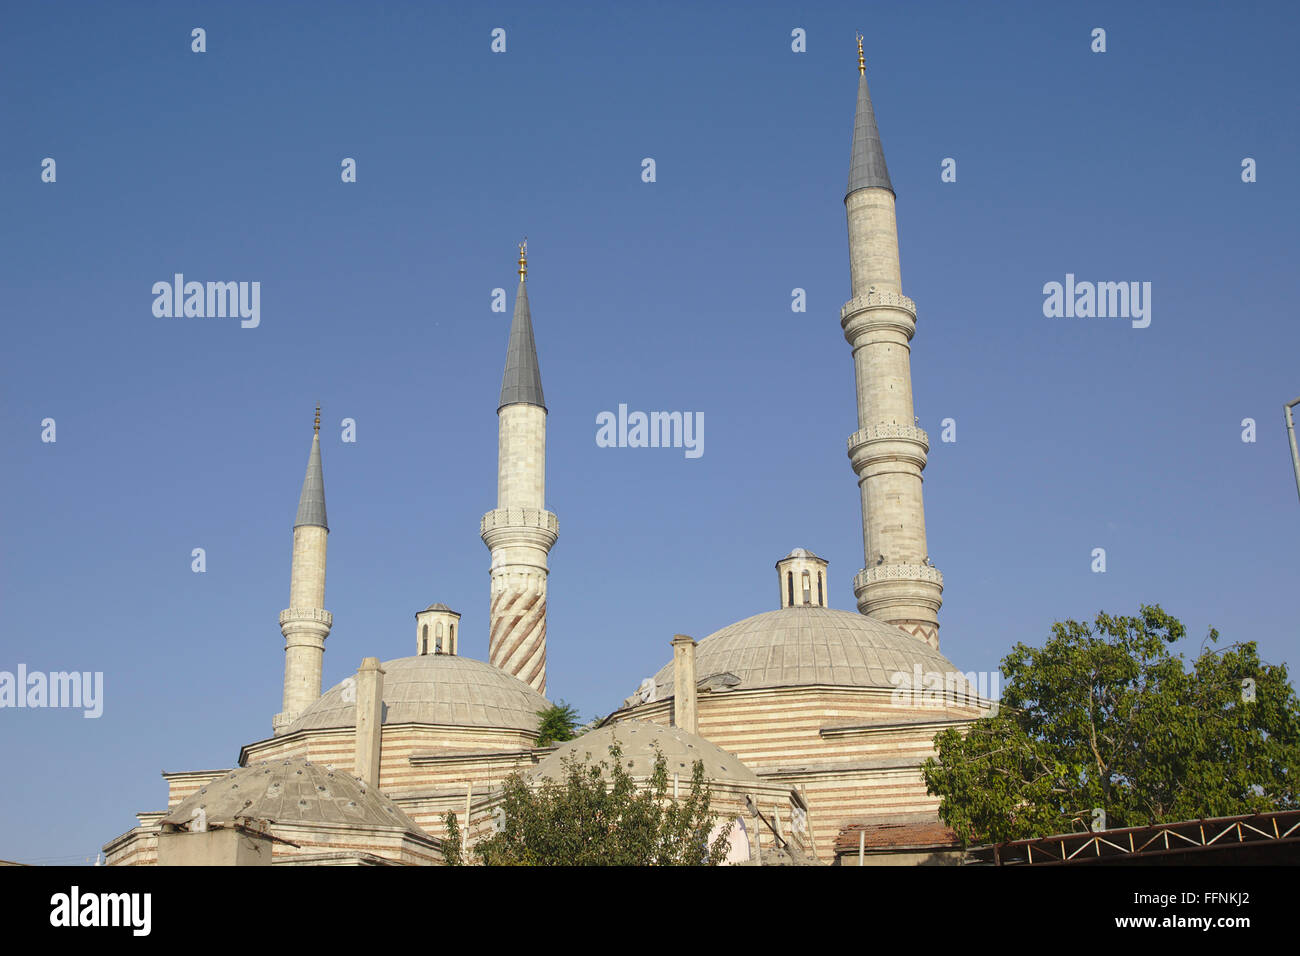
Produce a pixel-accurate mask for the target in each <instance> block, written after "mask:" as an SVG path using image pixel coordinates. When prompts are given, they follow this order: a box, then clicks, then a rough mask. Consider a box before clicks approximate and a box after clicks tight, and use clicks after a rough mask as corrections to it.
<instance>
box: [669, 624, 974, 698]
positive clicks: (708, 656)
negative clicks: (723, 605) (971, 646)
mask: <svg viewBox="0 0 1300 956" xmlns="http://www.w3.org/2000/svg"><path fill="white" fill-rule="evenodd" d="M917 666H919V667H920V668H921V672H922V674H923V675H925V674H931V673H936V674H949V673H952V674H959V673H960V672H959V671H957V668H956V666H955V665H953V663H952V662H951V661H949V660H948V658H946V657H944V656H943V655H942V654H940V653H939V652H938V651H936V650H935V649H934V648H932V647H931V646H930V645H929V644H927V643H925V641H923V640H921V639H920V638H916V637H913V636H912V635H910V634H908V633H906V632H905V631H903V630H901V629H900V628H897V627H895V626H894V625H892V624H886V623H884V622H883V621H877V620H875V619H874V618H870V617H866V616H865V615H863V614H858V613H855V612H852V611H837V610H834V609H832V608H827V607H787V608H781V609H780V610H778V611H768V612H766V613H765V614H756V615H754V616H753V617H749V618H746V619H745V620H743V621H737V622H736V623H735V624H731V625H729V626H727V627H724V628H723V629H722V630H720V631H716V632H714V633H713V634H710V635H709V636H708V637H706V638H704V640H702V641H700V643H699V646H698V647H697V649H696V651H695V672H696V674H697V675H698V677H699V679H700V680H701V681H704V680H707V679H708V678H709V677H711V676H713V675H715V674H734V675H735V676H736V677H738V678H740V682H739V683H738V684H736V685H734V689H736V690H749V689H752V688H755V687H797V686H800V685H805V684H832V685H838V686H847V687H884V688H890V689H893V688H895V687H898V686H899V681H898V680H897V678H896V677H895V675H898V674H903V675H906V676H907V678H908V679H909V680H911V679H913V677H914V668H915V667H917ZM654 680H655V699H656V700H661V699H663V698H665V697H671V696H673V693H674V688H673V664H672V662H671V661H669V662H668V663H667V664H665V665H664V667H663V668H661V669H660V671H659V673H657V674H656V675H655V678H654ZM955 680H956V681H957V683H958V686H961V687H965V686H966V682H965V680H964V678H960V677H957V678H955ZM972 691H973V689H972Z"/></svg>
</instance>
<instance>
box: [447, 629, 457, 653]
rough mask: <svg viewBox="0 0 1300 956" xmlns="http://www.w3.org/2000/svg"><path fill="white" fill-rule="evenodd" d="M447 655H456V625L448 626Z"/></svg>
mask: <svg viewBox="0 0 1300 956" xmlns="http://www.w3.org/2000/svg"><path fill="white" fill-rule="evenodd" d="M447 653H448V654H455V653H456V625H455V624H448V625H447Z"/></svg>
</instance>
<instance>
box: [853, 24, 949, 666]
mask: <svg viewBox="0 0 1300 956" xmlns="http://www.w3.org/2000/svg"><path fill="white" fill-rule="evenodd" d="M844 204H845V206H846V207H847V209H848V219H849V265H850V268H851V270H852V275H853V298H851V299H850V300H849V301H848V302H846V303H845V304H844V308H842V309H841V310H840V325H841V327H842V328H843V329H844V337H845V338H846V339H848V342H849V344H850V345H851V346H853V367H854V372H855V373H856V377H857V388H858V430H857V431H856V432H854V433H853V434H852V435H850V436H849V459H850V460H851V461H852V462H853V471H854V472H855V473H856V474H857V476H858V487H859V488H860V489H861V492H862V542H863V550H864V552H865V554H866V568H865V569H864V570H862V571H861V572H859V573H858V575H857V577H855V578H854V580H853V593H854V594H855V595H856V596H857V599H858V610H859V611H861V612H862V613H863V614H866V615H868V616H870V617H874V618H876V619H878V620H881V621H887V622H889V623H890V624H896V625H898V626H899V627H901V628H902V629H903V630H905V631H907V632H908V633H909V634H912V635H914V636H915V637H918V638H920V639H921V640H924V641H925V642H926V643H928V644H930V645H931V646H932V647H935V648H938V646H939V620H938V615H939V606H940V605H941V604H942V603H943V601H942V598H941V594H942V593H943V575H942V574H940V573H939V571H938V569H937V568H935V567H934V565H933V564H931V563H930V557H929V551H928V550H927V548H926V544H925V509H924V506H923V505H922V503H921V471H922V470H923V469H924V468H925V459H926V453H927V452H928V451H929V449H930V440H929V438H928V437H927V436H926V434H925V432H924V431H922V430H921V429H920V428H917V427H916V418H915V417H914V416H913V413H912V371H911V363H910V352H911V348H910V346H909V344H908V343H909V342H910V341H911V339H912V335H913V333H914V332H915V331H916V304H915V303H914V302H913V301H912V300H911V299H909V298H908V297H907V296H905V295H903V290H902V278H901V276H900V274H899V267H898V229H897V225H896V222H895V219H894V187H893V184H892V183H891V182H890V181H889V170H888V169H886V168H885V154H884V151H883V150H882V149H881V146H880V133H879V131H878V130H877V129H876V115H875V112H874V111H873V110H872V108H871V95H870V93H868V91H867V69H866V61H865V59H864V58H863V55H862V36H861V35H860V34H859V36H858V110H857V116H856V117H855V119H854V122H853V152H852V158H851V161H850V165H849V189H848V193H847V195H845V197H844Z"/></svg>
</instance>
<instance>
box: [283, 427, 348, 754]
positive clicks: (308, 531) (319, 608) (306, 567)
mask: <svg viewBox="0 0 1300 956" xmlns="http://www.w3.org/2000/svg"><path fill="white" fill-rule="evenodd" d="M329 533H330V529H329V525H328V523H327V522H326V520H325V476H324V474H323V473H322V471H321V464H320V406H319V405H317V406H316V426H315V434H313V435H312V439H311V456H310V457H309V458H308V459H307V477H306V478H304V479H303V482H302V495H301V496H300V497H299V499H298V517H297V518H296V519H295V520H294V523H293V569H292V571H291V573H290V577H289V606H288V608H286V609H285V610H283V611H281V612H280V632H281V633H282V634H283V635H284V709H283V710H282V711H281V712H280V713H278V714H276V715H275V718H274V719H273V720H272V721H271V727H272V729H273V730H274V732H275V733H277V734H280V733H283V732H284V731H285V729H286V728H287V727H288V726H289V725H290V724H291V723H293V722H294V720H296V719H297V717H298V715H299V714H301V713H302V712H303V711H304V710H306V709H307V708H308V707H309V706H310V705H311V704H312V702H313V701H315V700H316V699H317V698H318V697H320V680H321V659H322V657H323V656H324V654H325V638H327V637H329V633H330V628H331V627H333V626H334V615H332V614H330V612H329V611H327V610H325V539H326V537H327V536H328V535H329Z"/></svg>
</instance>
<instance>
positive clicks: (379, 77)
mask: <svg viewBox="0 0 1300 956" xmlns="http://www.w3.org/2000/svg"><path fill="white" fill-rule="evenodd" d="M269 7H271V5H268V4H251V3H231V4H221V5H208V4H186V3H158V4H134V5H130V6H114V7H105V6H103V5H99V4H71V3H70V4H59V5H26V6H24V7H22V8H21V9H19V8H14V9H11V10H7V11H6V12H5V14H4V23H3V30H2V31H0V76H3V84H2V86H0V89H3V90H4V91H5V92H4V95H3V97H0V129H3V130H4V137H3V140H2V141H0V217H2V218H3V221H4V224H5V228H4V233H5V236H6V242H5V251H4V255H3V257H0V282H2V283H3V290H4V296H3V302H4V315H3V325H2V326H0V329H2V331H0V335H2V336H3V338H0V343H2V346H3V347H0V430H2V434H3V439H4V445H5V449H6V455H5V459H4V467H3V468H2V469H0V502H2V503H3V504H2V506H0V670H10V671H12V670H14V669H15V668H16V666H17V665H18V664H19V663H22V664H25V665H26V666H27V667H28V669H29V670H45V671H49V670H67V669H76V670H82V671H103V672H104V682H105V690H104V695H105V702H104V714H103V716H102V717H101V718H99V719H97V720H88V719H83V717H82V716H81V714H80V712H76V711H59V710H44V711H34V710H3V711H0V761H3V765H4V766H5V767H6V769H7V773H6V775H5V776H6V785H5V786H4V787H3V788H0V858H7V859H18V860H28V861H35V860H52V859H62V860H69V861H77V860H81V859H84V858H87V857H91V856H93V854H94V853H95V851H96V850H97V849H98V847H99V846H100V845H101V844H103V843H104V842H105V841H107V840H108V839H110V838H112V837H114V836H116V835H117V834H119V833H122V832H124V831H126V830H127V829H129V828H130V827H131V826H132V825H133V824H134V816H133V814H134V812H136V811H139V810H154V809H161V808H163V807H164V806H165V803H166V788H165V785H164V782H163V781H162V779H161V778H160V777H159V775H158V774H159V772H160V771H162V770H169V771H170V770H192V769H207V768H218V767H227V766H232V765H233V764H234V762H235V760H236V758H237V755H238V750H239V747H240V746H241V745H242V744H244V743H247V742H250V741H253V740H257V739H261V738H263V737H265V736H268V735H269V733H270V721H271V717H272V715H273V714H275V713H276V712H277V711H278V710H279V705H280V692H281V680H282V673H283V671H282V668H283V650H282V647H283V641H282V638H281V636H280V633H279V628H278V626H277V615H278V613H279V611H280V610H281V609H282V608H284V607H285V606H286V603H287V598H288V587H289V554H290V544H291V526H292V523H293V516H294V511H295V508H296V504H297V497H298V492H299V488H300V484H301V481H302V475H303V470H304V467H305V465H306V460H307V454H308V450H309V447H310V443H311V419H312V412H313V407H314V404H315V402H316V401H317V400H319V401H320V402H321V403H322V405H323V417H324V419H325V425H324V426H323V428H322V446H323V457H324V470H325V482H326V496H327V501H328V506H329V516H330V525H331V535H330V539H329V547H330V553H329V576H328V584H327V590H326V606H327V607H328V608H329V609H330V610H331V611H332V612H333V613H334V615H335V625H334V630H333V633H332V634H331V636H330V638H329V640H328V642H327V650H326V654H325V682H326V685H327V686H328V685H332V684H334V683H336V682H338V681H339V680H341V679H343V678H344V677H346V676H347V675H348V674H349V673H351V672H352V671H354V670H355V669H356V667H357V665H358V664H359V662H360V660H361V658H362V657H364V656H369V655H376V656H379V657H381V658H384V659H387V658H393V657H401V656H406V655H408V654H411V653H412V652H413V650H414V646H415V645H414V620H413V614H414V612H415V610H416V609H418V608H421V607H424V606H425V605H427V604H429V603H430V602H432V601H444V602H446V603H447V604H449V605H451V606H452V607H454V608H456V609H457V610H459V611H461V612H462V613H463V615H464V617H463V628H464V643H463V646H462V651H463V653H466V654H468V655H470V656H474V657H478V658H485V657H486V655H487V639H486V618H487V607H488V592H487V583H488V573H487V572H488V563H489V560H488V554H487V551H486V549H485V548H484V546H483V544H482V542H481V541H480V540H479V538H478V521H479V518H480V516H481V515H482V513H483V512H485V511H487V510H489V509H491V508H492V507H494V506H495V495H496V484H495V469H496V415H495V410H496V402H497V394H498V390H499V388H500V376H501V370H502V365H503V363H504V358H505V347H506V337H507V331H508V327H509V313H508V312H507V313H504V314H502V313H494V312H492V311H490V303H491V295H492V290H493V289H494V288H497V287H504V288H506V289H507V290H508V291H509V295H510V297H511V299H513V295H514V285H515V283H514V279H515V275H514V259H515V244H516V243H517V242H518V241H519V239H520V238H521V237H522V236H524V235H527V236H528V237H529V246H530V267H531V268H530V274H529V296H530V301H531V304H532V312H533V319H534V324H535V328H536V334H537V341H538V351H539V355H540V361H541V367H542V375H543V382H544V384H545V389H546V397H547V402H548V405H549V407H550V419H549V426H548V428H549V433H548V437H549V459H548V482H547V497H548V505H549V507H550V509H551V510H552V511H554V512H556V513H557V514H558V515H559V519H560V531H561V533H560V539H559V542H558V544H557V545H556V547H555V549H554V550H553V551H552V553H551V570H552V573H551V581H550V621H549V675H550V689H551V697H552V698H553V699H555V698H563V699H565V700H567V701H569V702H571V703H573V704H575V705H577V706H578V708H579V709H580V711H581V712H582V713H583V714H584V716H586V715H591V714H596V713H602V714H603V713H607V712H608V711H610V710H612V709H613V708H614V707H615V706H617V705H618V704H619V702H620V701H621V700H622V699H623V698H624V697H625V696H627V695H628V694H629V693H631V692H632V691H633V690H634V689H635V688H636V686H637V684H638V683H639V681H640V680H641V679H642V678H643V677H646V676H648V675H650V674H651V673H653V672H654V671H655V670H656V669H657V668H658V667H659V666H661V665H662V664H663V663H664V662H665V661H666V660H668V658H669V647H668V641H669V640H670V639H671V638H672V635H673V634H674V633H678V632H680V633H688V634H692V635H694V636H696V637H699V638H702V637H704V636H705V635H707V634H709V633H711V632H713V631H714V630H716V629H718V628H720V627H722V626H724V625H726V624H728V623H730V622H732V621H734V620H738V619H740V618H743V617H747V616H749V615H751V614H755V613H758V612H760V611H765V610H769V609H772V608H775V607H776V606H777V585H776V574H775V571H774V570H773V567H772V566H773V563H774V562H775V561H776V560H777V559H778V558H779V557H781V556H782V555H784V554H785V553H787V552H788V551H789V550H790V549H791V548H793V547H796V546H802V547H806V548H810V549H812V550H814V551H816V552H817V553H819V554H821V555H823V556H824V557H826V558H828V559H829V560H830V569H829V581H830V598H831V603H832V605H833V606H835V607H839V608H845V609H852V608H853V607H854V600H853V594H852V577H853V575H854V573H855V572H856V571H857V570H858V569H859V568H860V567H862V563H863V556H862V543H861V518H860V513H859V500H858V492H857V488H856V484H855V479H854V476H853V474H852V471H851V469H850V467H849V462H848V459H847V457H846V455H845V451H844V449H845V438H846V436H847V435H848V434H849V433H850V432H852V431H853V430H854V429H855V428H856V422H855V411H854V407H855V406H854V391H853V387H854V386H853V371H852V361H851V358H850V354H849V348H848V345H847V344H846V343H845V342H844V340H843V337H842V335H841V333H840V329H839V322H838V314H839V307H840V305H841V304H842V302H843V301H844V300H845V299H846V298H847V297H848V294H849V270H848V253H847V246H846V234H845V233H846V230H845V221H844V209H843V205H842V198H843V190H844V185H845V180H846V176H847V169H848V158H849V140H850V134H851V128H852V119H853V105H854V98H855V90H856V81H857V75H856V53H855V48H854V39H853V37H854V32H855V30H859V29H860V30H862V32H863V33H865V34H866V49H867V63H868V77H869V80H870V82H871V90H872V96H873V99H874V102H875V108H876V114H877V118H878V121H879V124H880V129H881V137H882V140H883V143H884V148H885V153H886V156H887V158H888V162H889V169H890V173H891V175H892V178H893V182H894V186H895V188H896V190H897V193H898V221H899V232H900V242H901V255H902V274H903V288H904V291H905V292H906V293H907V294H908V295H910V296H911V297H912V298H913V299H915V300H916V302H917V306H918V311H919V315H920V319H919V325H918V332H917V335H916V338H915V340H914V341H913V353H912V355H913V361H912V373H913V382H914V390H915V397H916V411H917V415H918V417H919V420H920V424H921V426H922V427H923V428H926V429H927V430H928V431H929V432H930V435H931V441H932V449H931V454H930V463H929V466H928V468H927V470H926V472H925V503H926V517H927V523H928V533H929V547H930V554H931V556H932V557H933V558H934V560H935V563H936V564H937V565H938V567H939V568H940V569H942V570H943V572H944V575H945V584H946V587H945V592H944V607H943V610H942V612H941V615H940V621H941V624H942V631H941V640H942V648H943V650H944V652H945V653H946V654H947V655H948V656H949V657H950V658H951V659H952V660H953V661H954V662H955V663H956V664H957V665H959V666H960V667H961V668H962V669H965V670H989V669H993V668H995V667H996V665H997V663H998V661H999V660H1000V659H1001V658H1002V657H1003V655H1005V654H1006V653H1007V651H1008V650H1009V649H1010V647H1011V645H1012V644H1014V643H1015V642H1016V641H1026V642H1033V643H1040V642H1041V641H1042V640H1043V639H1044V637H1045V636H1046V635H1047V633H1048V630H1049V627H1050V625H1051V623H1052V622H1053V621H1055V620H1059V619H1064V618H1067V617H1075V618H1091V617H1092V616H1093V615H1095V613H1096V612H1097V611H1098V610H1102V609H1105V610H1108V611H1111V612H1114V613H1129V612H1132V611H1134V610H1136V608H1137V606H1138V604H1139V603H1141V602H1147V603H1160V604H1162V605H1163V606H1164V607H1165V608H1166V610H1168V611H1170V612H1172V613H1174V614H1175V615H1177V616H1179V617H1180V618H1181V619H1182V620H1183V621H1184V622H1185V623H1186V624H1187V626H1188V629H1189V633H1190V634H1191V635H1192V638H1190V639H1189V640H1188V641H1187V642H1186V646H1185V647H1184V648H1183V649H1184V650H1185V651H1187V652H1189V653H1193V654H1194V653H1195V652H1196V650H1197V648H1199V646H1200V643H1201V640H1202V638H1203V636H1204V634H1205V632H1206V630H1207V629H1208V628H1209V627H1210V626H1211V625H1213V626H1216V627H1218V628H1219V629H1220V630H1221V631H1222V633H1223V636H1224V640H1225V642H1231V641H1234V640H1243V639H1253V640H1257V641H1258V642H1259V645H1260V650H1261V655H1262V656H1263V658H1264V659H1265V660H1267V661H1270V662H1273V663H1279V662H1283V661H1287V660H1292V661H1294V659H1295V658H1296V649H1297V639H1296V625H1295V614H1294V610H1293V606H1292V604H1293V600H1294V599H1293V595H1294V593H1295V586H1294V578H1295V542H1296V540H1297V532H1298V531H1300V506H1298V503H1297V496H1296V487H1295V480H1294V478H1293V475H1292V472H1291V465H1290V460H1289V451H1288V448H1287V444H1286V437H1285V431H1284V429H1283V427H1282V415H1281V406H1282V404H1283V402H1284V401H1286V400H1288V399H1291V398H1293V397H1295V395H1296V394H1298V393H1300V378H1298V377H1297V375H1296V362H1295V353H1296V345H1297V339H1298V334H1297V331H1296V325H1295V320H1294V314H1295V313H1294V303H1295V302H1296V300H1297V292H1300V289H1297V285H1298V284H1300V280H1298V279H1297V275H1300V273H1298V272H1297V270H1296V269H1295V266H1294V260H1295V255H1296V251H1297V249H1296V229H1295V217H1296V211H1297V198H1300V197H1298V187H1297V180H1296V176H1295V174H1294V171H1293V166H1294V158H1295V156H1296V155H1297V153H1298V152H1300V143H1298V142H1297V124H1296V123H1295V116H1296V115H1297V112H1298V107H1300V102H1297V100H1298V99H1300V97H1298V96H1297V82H1296V78H1295V72H1294V51H1295V49H1296V47H1297V45H1300V44H1298V43H1297V40H1298V39H1300V37H1298V36H1297V34H1298V33H1300V30H1298V29H1297V27H1298V25H1300V14H1298V13H1297V11H1296V9H1295V7H1294V5H1289V4H1283V3H1275V4H1265V3H1260V4H1253V5H1251V6H1250V7H1249V8H1243V9H1237V8H1231V9H1230V8H1224V7H1222V6H1221V5H1218V4H1209V3H1200V4H1182V3H1180V4H1160V5H1157V4H1118V3H1090V4H1050V5H1049V4H1038V3H997V4H991V5H990V4H968V3H958V2H955V3H934V4H920V3H902V2H900V3H870V4H868V3H853V4H847V3H846V4H819V5H816V7H815V8H813V7H810V6H805V5H800V4H788V5H787V4H730V5H725V6H723V5H703V6H701V5H695V4H641V5H635V6H633V5H624V4H619V5H609V6H608V7H605V6H598V5H582V6H568V7H566V6H565V5H563V4H559V5H555V4H547V5H543V6H539V5H536V4H526V5H525V4H521V5H505V4H475V5H469V4H466V5H462V6H435V5H433V4H417V3H403V4H387V5H384V7H383V8H382V9H372V8H371V5H359V4H341V3H333V4H322V5H312V6H311V7H310V8H309V7H306V6H297V5H277V7H276V8H274V9H268V8H269ZM196 26H201V27H203V28H205V29H206V31H207V52H206V53H203V54H195V53H192V52H191V50H190V42H191V41H190V31H191V29H192V28H193V27H196ZM496 27H501V28H504V29H505V30H506V31H507V32H506V37H507V49H506V52H505V53H504V54H493V53H491V52H490V50H489V44H490V41H491V37H490V33H491V31H492V30H493V28H496ZM1094 27H1102V28H1104V29H1105V30H1106V31H1107V51H1106V52H1105V53H1103V54H1096V53H1092V52H1091V51H1090V48H1089V47H1090V33H1091V31H1092V29H1093V28H1094ZM795 28H802V29H804V30H806V32H807V52H806V53H794V52H792V50H791V31H792V30H793V29H795ZM45 157H52V158H54V159H55V161H56V163H57V181H56V182H54V183H43V182H42V181H41V161H42V159H43V158H45ZM344 157H353V158H355V159H356V161H357V169H358V181H357V182H356V183H354V184H344V183H342V182H341V181H340V162H341V160H342V159H343V158H344ZM645 157H652V158H654V159H655V161H656V165H657V181H656V182H655V183H652V184H647V183H643V182H642V181H641V175H640V173H641V161H642V159H643V158H645ZM945 157H952V158H954V159H956V161H957V181H956V182H955V183H943V182H941V181H940V163H941V161H942V160H943V159H944V158H945ZM1244 157H1252V158H1254V159H1255V160H1256V161H1257V164H1258V181H1257V182H1255V183H1250V184H1247V183H1243V182H1242V181H1241V162H1242V159H1243V158H1244ZM176 272H182V273H184V274H185V275H186V276H187V277H188V278H191V279H198V280H201V281H206V280H222V281H227V280H244V281H254V280H256V281H259V282H260V283H261V289H262V294H261V324H260V326H259V327H257V328H256V329H243V328H240V326H239V323H238V321H237V320H232V319H197V318H188V319H185V318H181V319H175V318H173V319H160V318H156V317H155V316H154V315H153V313H152V303H153V296H152V294H151V291H150V290H151V287H152V285H153V283H155V282H157V281H167V280H170V279H171V277H172V275H173V274H174V273H176ZM1067 273H1073V274H1075V275H1076V276H1077V277H1078V278H1079V279H1080V280H1083V279H1089V280H1093V281H1147V282H1151V283H1152V322H1151V325H1150V327H1149V328H1146V329H1134V328H1131V327H1130V325H1129V323H1128V322H1127V321H1123V320H1115V319H1095V318H1094V319H1049V318H1046V317H1044V315H1043V311H1042V304H1043V292H1042V288H1043V285H1044V283H1047V282H1051V281H1063V280H1064V277H1065V275H1066V274H1067ZM794 288H803V289H805V290H806V291H807V303H808V308H807V312H805V313H793V312H792V311H791V308H790V302H791V290H792V289H794ZM620 403H625V404H627V405H628V406H629V408H630V409H640V410H646V411H650V410H680V411H692V412H702V413H703V415H704V419H705V423H706V428H705V446H704V449H705V450H704V454H703V456H702V457H700V458H698V459H687V458H686V457H685V456H684V455H683V454H682V452H681V450H671V449H610V448H600V447H597V445H596V442H595V433H596V425H595V417H596V415H597V414H598V413H599V412H601V411H605V410H616V409H617V407H618V405H619V404H620ZM47 417H48V418H53V419H55V421H56V423H57V442H56V443H54V444H48V443H43V442H42V441H41V425H40V423H41V421H42V419H44V418H47ZM345 417H348V418H353V419H355V420H356V422H357V441H356V443H355V444H344V443H342V442H341V441H340V440H339V436H340V428H339V427H338V426H339V422H340V420H341V419H343V418H345ZM949 417H951V418H953V419H955V420H956V422H957V441H956V442H955V443H941V442H940V441H939V440H938V436H939V433H940V431H941V425H940V422H941V420H942V419H944V418H949ZM1244 418H1253V419H1255V421H1256V422H1257V423H1258V424H1257V427H1258V440H1257V441H1256V442H1255V443H1244V442H1243V441H1242V440H1241V433H1242V427H1241V421H1242V419H1244ZM196 547H202V548H204V549H205V551H206V555H207V570H206V572H205V573H203V574H195V573H193V572H192V571H191V569H190V563H191V558H190V554H191V550H192V549H193V548H196ZM1098 547H1101V548H1105V549H1106V554H1107V571H1106V573H1105V574H1096V573H1093V572H1092V571H1091V567H1090V565H1091V552H1092V550H1093V549H1094V548H1098ZM1288 582H1290V583H1288Z"/></svg>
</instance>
